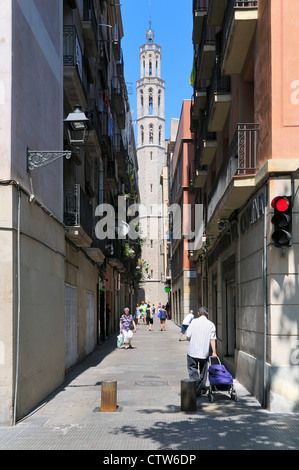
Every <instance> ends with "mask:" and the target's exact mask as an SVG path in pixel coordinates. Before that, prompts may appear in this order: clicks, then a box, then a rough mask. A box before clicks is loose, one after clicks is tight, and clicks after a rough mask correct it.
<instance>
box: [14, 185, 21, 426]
mask: <svg viewBox="0 0 299 470" xmlns="http://www.w3.org/2000/svg"><path fill="white" fill-rule="evenodd" d="M17 188H18V226H17V281H18V287H17V290H18V306H17V351H16V376H15V393H14V407H13V424H14V425H15V424H16V421H17V398H18V383H19V359H20V316H21V243H20V234H21V189H20V186H17Z"/></svg>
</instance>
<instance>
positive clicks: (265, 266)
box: [263, 185, 268, 408]
mask: <svg viewBox="0 0 299 470" xmlns="http://www.w3.org/2000/svg"><path fill="white" fill-rule="evenodd" d="M267 213H268V186H267V185H266V186H265V204H264V243H263V314H264V322H263V323H264V329H263V342H264V344H263V406H264V408H266V407H267Z"/></svg>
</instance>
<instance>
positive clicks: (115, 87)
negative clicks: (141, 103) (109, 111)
mask: <svg viewBox="0 0 299 470" xmlns="http://www.w3.org/2000/svg"><path fill="white" fill-rule="evenodd" d="M112 103H113V110H114V112H115V114H116V120H117V124H118V127H119V129H124V128H125V124H126V119H125V117H126V111H125V103H124V94H123V90H122V86H121V82H120V81H119V80H118V77H113V78H112Z"/></svg>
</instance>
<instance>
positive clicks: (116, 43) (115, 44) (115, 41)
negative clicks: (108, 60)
mask: <svg viewBox="0 0 299 470" xmlns="http://www.w3.org/2000/svg"><path fill="white" fill-rule="evenodd" d="M120 41H121V37H120V31H119V27H118V25H117V24H115V25H114V26H113V28H112V48H113V53H114V57H115V62H119V61H120V58H121V47H120Z"/></svg>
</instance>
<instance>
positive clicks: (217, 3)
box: [207, 0, 227, 26]
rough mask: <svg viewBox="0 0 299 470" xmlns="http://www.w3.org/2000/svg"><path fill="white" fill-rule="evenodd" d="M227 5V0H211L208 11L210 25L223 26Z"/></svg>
mask: <svg viewBox="0 0 299 470" xmlns="http://www.w3.org/2000/svg"><path fill="white" fill-rule="evenodd" d="M226 6H227V0H210V1H209V8H208V13H207V22H208V25H209V26H221V25H222V22H223V18H224V13H225V10H226Z"/></svg>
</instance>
